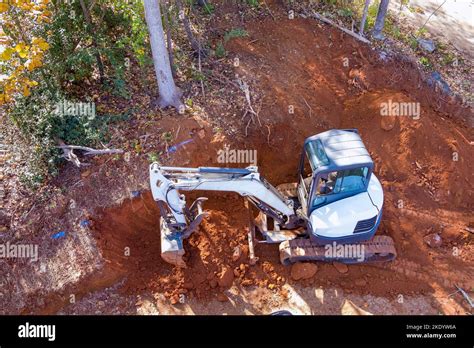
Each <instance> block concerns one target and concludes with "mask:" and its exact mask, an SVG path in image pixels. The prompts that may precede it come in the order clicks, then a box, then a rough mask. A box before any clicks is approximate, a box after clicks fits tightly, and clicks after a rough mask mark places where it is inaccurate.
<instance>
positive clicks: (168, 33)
mask: <svg viewBox="0 0 474 348" xmlns="http://www.w3.org/2000/svg"><path fill="white" fill-rule="evenodd" d="M162 11H164V12H165V13H164V15H163V20H164V24H165V27H166V46H167V47H168V57H169V60H170V66H171V72H172V73H173V78H175V77H176V69H175V67H174V56H173V41H172V38H171V23H170V20H169V19H168V12H169V11H168V5H167V4H166V3H163V9H162Z"/></svg>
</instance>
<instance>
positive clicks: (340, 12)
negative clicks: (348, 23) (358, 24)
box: [337, 7, 354, 18]
mask: <svg viewBox="0 0 474 348" xmlns="http://www.w3.org/2000/svg"><path fill="white" fill-rule="evenodd" d="M337 14H338V15H339V16H342V17H349V18H351V17H352V16H353V15H354V13H353V12H352V10H351V9H350V8H348V7H344V8H341V9H339V10H338V11H337Z"/></svg>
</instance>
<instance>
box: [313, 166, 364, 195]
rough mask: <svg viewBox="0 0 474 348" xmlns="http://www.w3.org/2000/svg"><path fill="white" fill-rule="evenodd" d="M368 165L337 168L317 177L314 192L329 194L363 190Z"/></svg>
mask: <svg viewBox="0 0 474 348" xmlns="http://www.w3.org/2000/svg"><path fill="white" fill-rule="evenodd" d="M368 173H369V168H368V167H361V168H355V169H347V170H339V171H334V172H329V173H326V174H322V175H321V176H320V177H319V180H318V183H317V186H316V194H317V195H329V194H333V193H334V194H336V193H347V192H351V191H359V190H363V189H365V187H366V184H367V174H368Z"/></svg>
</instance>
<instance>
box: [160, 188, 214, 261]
mask: <svg viewBox="0 0 474 348" xmlns="http://www.w3.org/2000/svg"><path fill="white" fill-rule="evenodd" d="M205 200H207V198H205V197H200V198H198V199H197V200H196V201H195V202H194V203H193V204H192V205H191V208H190V212H191V213H192V215H193V216H195V218H194V219H193V220H192V221H191V223H190V224H189V226H188V227H186V229H184V230H183V231H174V230H172V229H170V228H169V226H168V224H167V223H166V220H165V219H164V218H163V217H161V218H160V234H161V257H162V258H163V260H165V261H166V262H168V263H170V264H172V265H175V266H178V267H182V268H186V262H185V261H184V258H183V257H184V254H185V250H184V240H185V239H186V238H188V237H189V236H190V235H191V234H192V233H193V232H194V231H195V230H196V229H197V228H198V227H199V225H200V224H201V222H202V219H203V218H204V217H205V216H207V215H208V214H207V213H206V212H204V211H203V210H202V203H203V202H204V201H205Z"/></svg>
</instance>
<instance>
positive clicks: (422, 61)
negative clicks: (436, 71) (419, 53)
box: [419, 57, 432, 69]
mask: <svg viewBox="0 0 474 348" xmlns="http://www.w3.org/2000/svg"><path fill="white" fill-rule="evenodd" d="M419 62H420V64H421V65H423V66H424V67H425V68H429V69H430V68H431V67H432V65H431V62H430V60H429V58H427V57H420V60H419Z"/></svg>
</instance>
